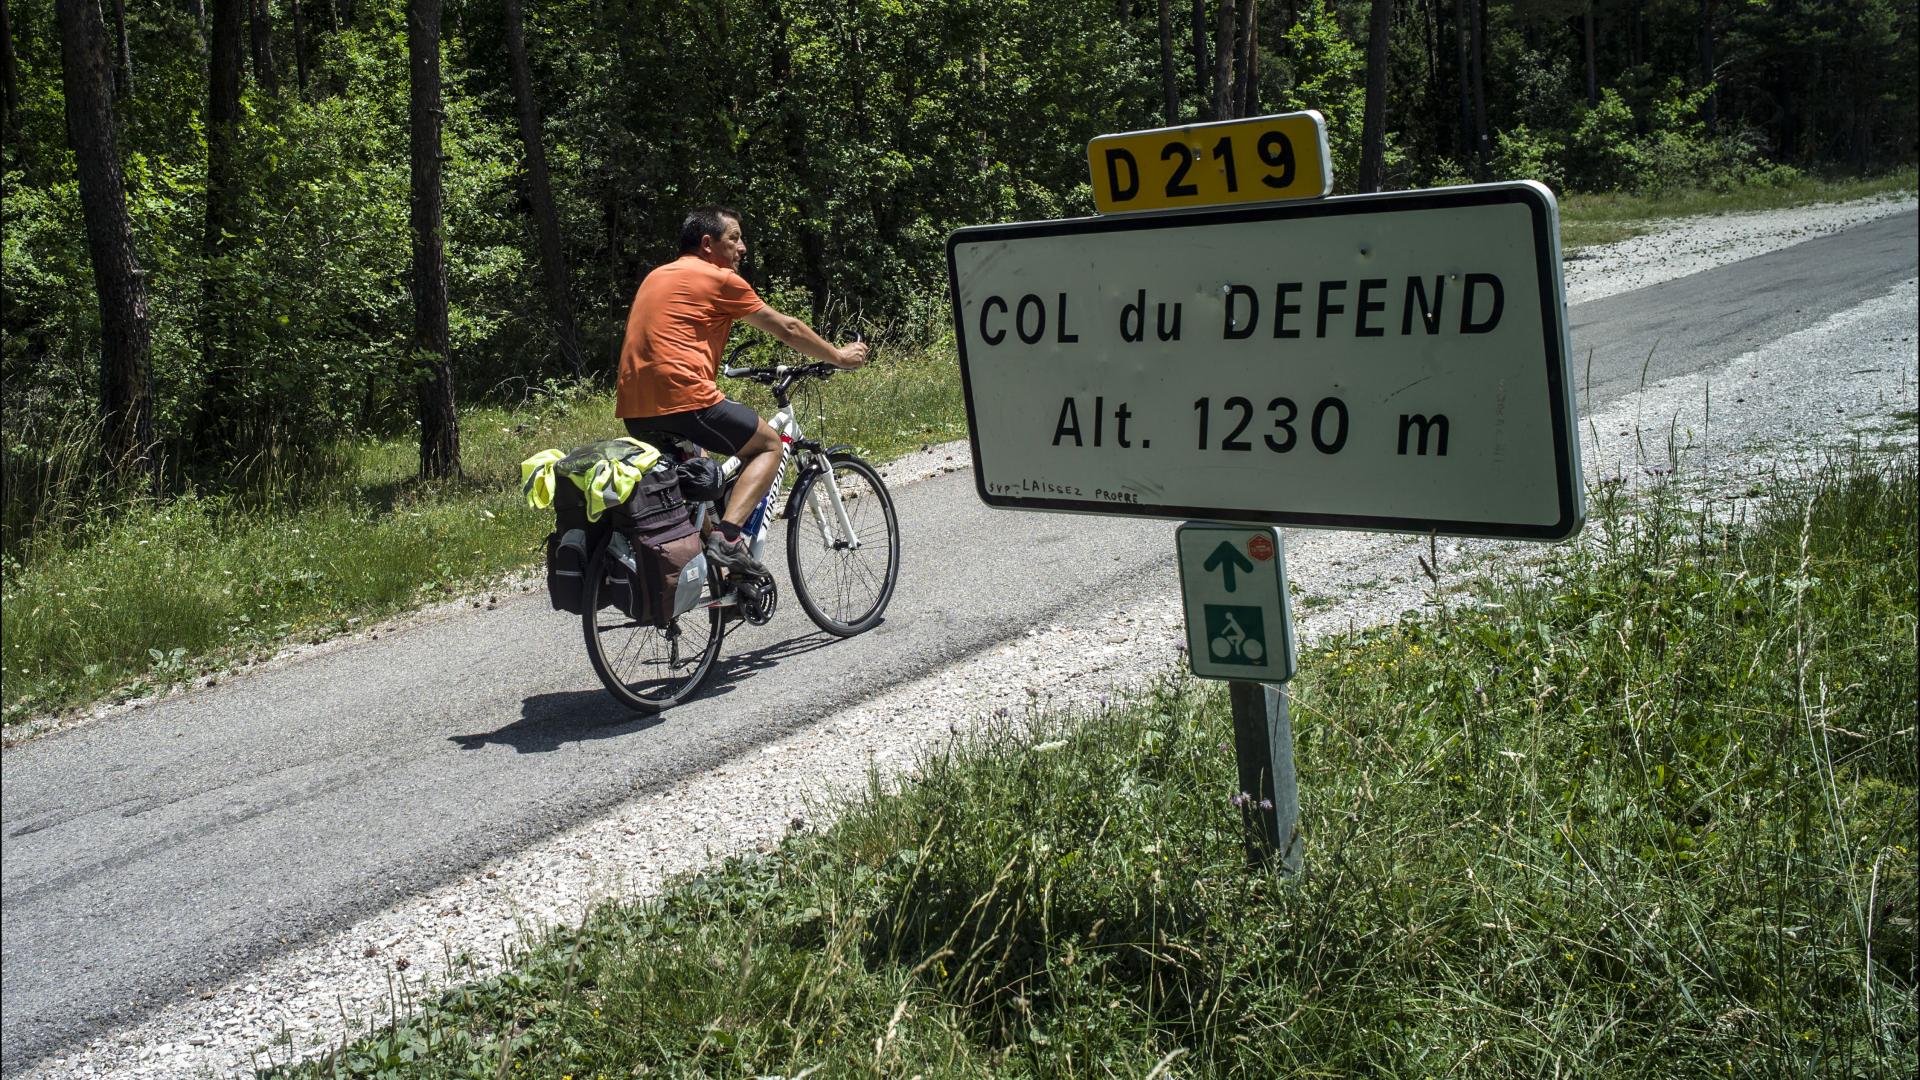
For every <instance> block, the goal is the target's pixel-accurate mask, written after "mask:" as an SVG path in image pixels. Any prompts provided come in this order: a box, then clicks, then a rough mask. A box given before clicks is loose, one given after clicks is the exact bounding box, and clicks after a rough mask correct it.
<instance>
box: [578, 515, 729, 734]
mask: <svg viewBox="0 0 1920 1080" xmlns="http://www.w3.org/2000/svg"><path fill="white" fill-rule="evenodd" d="M612 551H613V545H612V536H611V535H609V536H608V538H607V539H606V540H603V541H601V542H600V546H599V548H598V549H597V550H596V551H594V553H593V558H591V559H589V560H588V561H587V575H586V577H587V580H586V587H585V589H584V590H583V591H584V593H585V596H584V599H585V601H586V603H585V610H584V611H583V612H582V613H581V616H580V618H581V625H582V628H583V630H584V631H585V633H586V638H587V659H588V660H590V661H592V662H593V673H594V674H595V675H598V676H599V677H600V682H601V683H602V684H603V685H605V686H606V688H607V692H608V693H609V694H612V695H613V697H614V700H616V701H618V702H620V703H621V704H622V705H625V706H627V707H628V708H630V709H633V710H635V711H637V712H647V713H653V712H659V711H660V710H661V709H664V708H666V707H668V706H669V705H674V704H677V703H678V702H681V701H684V700H686V699H687V697H688V696H689V695H691V694H692V693H693V692H694V691H695V690H698V689H699V688H700V684H701V683H703V682H705V681H706V678H707V675H708V674H709V673H710V672H711V671H712V670H713V661H714V659H715V658H716V657H718V656H719V655H720V643H721V641H722V640H723V639H724V638H725V637H726V627H725V623H724V621H723V616H722V615H721V612H720V609H719V608H695V609H694V610H692V611H689V612H687V613H686V614H685V615H682V616H680V617H678V618H676V619H674V620H673V622H672V623H669V624H668V625H667V627H666V628H665V629H661V628H659V627H657V626H654V625H653V624H652V623H645V622H640V621H638V620H635V619H631V618H629V617H627V614H626V613H625V612H623V611H621V610H620V608H619V606H618V605H615V604H608V605H607V606H605V607H602V606H601V604H602V601H601V590H602V589H603V588H604V587H605V585H606V579H607V575H606V564H607V560H608V559H611V558H613V555H612ZM701 631H704V632H705V635H706V636H705V638H704V639H698V638H696V639H695V642H694V644H695V645H696V646H697V649H689V650H685V652H686V653H687V655H682V651H683V648H682V646H683V642H684V639H686V638H688V637H689V636H692V635H694V634H697V633H699V632H701Z"/></svg>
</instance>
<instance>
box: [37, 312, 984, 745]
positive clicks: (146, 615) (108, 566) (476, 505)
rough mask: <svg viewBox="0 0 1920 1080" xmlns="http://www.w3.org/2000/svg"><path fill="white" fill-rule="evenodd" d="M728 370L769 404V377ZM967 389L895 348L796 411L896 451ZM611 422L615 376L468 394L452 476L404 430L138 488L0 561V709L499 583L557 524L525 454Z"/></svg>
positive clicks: (180, 673) (959, 420)
mask: <svg viewBox="0 0 1920 1080" xmlns="http://www.w3.org/2000/svg"><path fill="white" fill-rule="evenodd" d="M889 355H890V356H892V355H896V354H895V353H894V352H893V351H891V350H890V351H889ZM731 389H733V390H735V391H738V392H741V393H743V394H744V396H745V397H746V398H747V399H748V400H750V401H752V402H753V403H754V404H756V405H764V406H765V411H767V412H769V413H770V412H771V411H772V406H771V403H770V402H764V401H761V400H759V399H758V398H755V397H754V396H753V393H752V391H758V389H759V388H757V387H752V386H748V387H744V388H741V387H733V388H731ZM959 397H960V388H959V379H958V377H957V376H956V374H955V360H954V358H953V354H952V352H951V350H919V351H908V350H900V351H898V353H897V358H894V359H887V360H883V361H882V362H878V363H875V364H873V365H870V366H869V367H868V368H866V369H864V370H862V371H860V372H858V373H856V374H853V375H848V376H841V377H836V378H835V379H833V380H830V381H829V382H828V383H826V384H825V385H824V386H823V387H822V388H821V389H820V390H818V391H816V392H812V393H809V394H808V395H807V396H806V397H805V398H804V399H803V404H804V405H805V407H806V411H805V412H804V413H803V415H802V420H803V424H805V425H806V426H807V427H808V428H809V430H812V431H816V432H818V433H819V434H821V435H824V436H826V437H828V438H829V439H831V440H832V441H835V442H847V443H852V444H855V445H857V446H859V447H860V448H861V449H862V450H863V451H864V452H867V453H869V454H872V455H873V456H875V457H876V458H877V459H879V460H889V459H891V458H892V457H896V456H898V455H899V454H900V453H902V452H904V451H905V450H908V449H915V448H918V447H919V446H920V445H922V444H924V443H927V442H931V441H941V440H945V439H951V438H956V437H958V436H959V435H961V434H964V432H965V418H964V416H963V412H962V409H961V407H960V404H959ZM618 434H621V431H620V428H619V426H618V424H617V422H616V421H615V420H614V419H613V401H612V397H611V395H609V394H603V393H594V392H591V391H588V390H585V389H573V390H561V391H558V392H555V393H552V394H548V395H544V396H541V397H537V398H535V399H532V400H530V401H528V402H526V403H525V404H523V405H522V406H520V407H517V408H479V409H470V410H467V411H466V412H464V413H462V415H461V457H462V461H463V464H464V466H465V475H464V477H463V478H462V479H460V480H458V481H454V482H449V483H423V482H421V481H420V480H418V479H417V477H416V475H415V474H416V471H417V467H418V466H417V461H418V458H417V455H418V447H417V444H416V443H415V442H413V441H412V440H410V439H390V440H383V441H373V442H367V443H360V444H354V445H348V446H342V447H340V448H338V450H337V452H336V454H335V455H334V461H335V463H336V465H335V471H334V472H333V473H332V474H331V475H329V476H327V477H324V478H320V479H318V480H313V479H309V480H308V481H307V484H306V486H307V490H306V491H305V492H303V493H302V495H301V496H300V498H299V499H298V500H292V499H282V500H277V501H276V500H269V501H267V502H265V503H264V504H263V503H261V502H259V501H254V502H250V503H248V502H241V501H239V500H235V499H219V498H202V497H193V496H189V497H185V498H180V499H176V500H173V501H171V502H168V503H164V504H137V503H136V504H134V505H132V506H129V507H126V508H123V509H119V510H117V511H116V512H115V514H114V515H113V516H111V517H110V518H100V519H97V520H96V521H95V522H94V523H93V524H92V525H91V526H90V527H88V528H85V529H83V530H81V531H79V532H78V533H73V534H68V535H65V536H56V537H52V538H50V539H45V540H42V541H40V542H37V543H36V545H35V547H34V548H33V549H32V550H31V551H30V552H29V553H28V554H27V557H26V558H25V559H24V560H18V561H16V560H15V559H12V558H8V559H7V560H6V561H5V562H4V564H0V570H3V571H4V583H3V584H0V686H3V687H4V690H3V691H0V694H3V695H4V696H3V697H0V716H3V717H4V720H5V722H6V724H8V725H10V726H11V725H14V724H16V723H17V722H19V721H21V720H24V719H27V718H30V717H33V716H36V715H42V714H46V713H50V712H55V711H58V710H61V709H66V708H72V707H75V706H81V705H85V704H88V703H90V702H94V701H97V700H99V699H101V698H102V697H109V696H118V697H126V696H137V695H141V694H145V693H150V692H152V691H153V690H155V689H158V688H164V687H166V686H168V685H172V684H178V683H182V682H189V681H192V680H194V679H198V678H203V677H206V676H209V675H213V676H215V677H217V674H218V673H219V672H221V671H223V670H227V669H229V668H231V667H233V666H234V665H236V664H239V663H243V662H245V661H248V660H252V659H255V658H258V657H260V656H264V655H267V654H270V653H271V652H273V651H274V650H275V649H277V648H279V647H280V646H281V645H283V644H285V643H287V642H289V641H299V640H311V639H316V638H323V637H327V636H331V635H334V634H337V633H340V632H342V631H344V630H347V629H349V628H351V627H353V626H355V625H358V624H360V623H362V622H368V621H373V620H378V619H380V618H383V617H385V616H388V615H392V614H394V613H396V612H401V611H405V610H408V609H411V608H414V607H417V606H419V605H421V604H423V603H430V602H433V601H436V600H444V599H449V598H453V597H457V596H462V595H466V594H468V593H470V592H471V591H472V590H474V589H477V588H482V587H484V586H486V585H489V584H492V583H497V582H498V581H500V580H501V579H502V578H503V577H504V576H506V575H509V574H511V573H512V572H514V571H518V570H522V569H524V568H526V567H528V566H529V565H531V564H532V563H533V562H535V561H537V560H538V558H539V552H540V545H541V539H542V537H544V536H545V535H546V533H547V530H548V529H550V528H551V527H552V524H551V517H550V515H546V514H541V513H537V512H535V511H532V510H530V509H528V507H527V506H526V504H525V502H524V501H523V500H522V499H521V496H520V491H519V486H520V474H519V465H520V462H521V461H522V460H523V459H525V458H527V457H529V456H531V455H532V454H534V453H535V452H537V451H539V450H541V449H543V448H545V447H549V446H560V447H568V446H575V445H578V444H581V443H585V442H590V441H593V440H595V439H604V438H610V437H612V436H614V435H618ZM475 602H476V603H484V602H486V601H485V600H484V599H481V600H477V601H475Z"/></svg>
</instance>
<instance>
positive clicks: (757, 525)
mask: <svg viewBox="0 0 1920 1080" xmlns="http://www.w3.org/2000/svg"><path fill="white" fill-rule="evenodd" d="M767 426H768V427H771V428H772V429H773V430H774V433H775V434H777V435H779V436H780V470H779V471H778V472H776V473H774V474H773V486H772V487H770V488H768V489H767V497H766V498H764V499H762V500H760V505H759V506H758V507H756V508H755V509H754V512H753V516H752V517H750V518H748V519H747V522H748V524H749V525H752V526H753V532H752V535H751V536H749V537H748V539H747V548H748V550H749V551H751V552H753V557H754V558H755V559H760V558H761V555H762V554H763V553H764V552H765V551H766V546H767V534H768V533H769V532H771V531H772V523H773V518H774V507H775V506H777V505H779V502H780V496H781V494H782V492H781V487H782V481H783V480H785V479H786V475H787V463H788V461H789V460H790V459H791V458H792V456H793V444H794V443H795V442H796V441H797V440H799V439H800V438H801V432H800V421H799V418H798V417H796V416H795V415H794V411H793V406H792V405H787V406H785V407H783V408H781V410H780V411H779V412H776V413H774V414H773V415H772V416H770V417H768V418H767ZM808 454H809V461H812V460H816V459H820V460H822V461H823V466H822V468H821V470H820V475H821V479H822V480H823V481H824V485H823V484H815V485H813V486H811V487H809V488H807V511H808V516H810V517H811V518H812V519H813V523H814V526H815V527H816V528H818V529H819V530H820V542H821V543H822V544H824V545H825V546H826V547H828V548H832V547H833V546H834V545H835V544H836V543H840V544H841V545H842V546H843V547H845V548H846V549H847V550H849V551H858V550H860V536H859V534H858V533H856V532H854V529H853V519H852V518H851V517H849V516H848V514H847V505H846V503H845V502H844V501H842V500H841V498H840V484H839V482H838V481H836V480H835V479H834V476H833V467H832V466H831V465H830V464H826V463H824V459H825V457H826V454H825V452H824V451H821V450H811V451H808ZM739 474H740V459H739V458H737V457H729V458H727V459H726V460H725V461H723V462H721V463H720V475H721V476H723V477H725V478H726V479H727V480H728V481H732V480H733V479H734V478H735V477H737V476H738V475H739ZM822 486H824V487H825V488H826V490H827V500H828V501H829V502H830V503H832V504H833V518H832V523H833V524H837V525H839V527H840V535H841V536H842V537H844V538H845V539H844V541H836V539H835V538H834V535H833V533H832V532H831V531H830V530H829V528H828V525H829V519H828V516H827V515H826V514H825V513H823V512H822V511H821V508H820V489H821V487H822ZM701 513H702V514H703V515H704V514H705V510H704V509H703V510H702V511H701ZM700 524H701V525H702V526H704V525H705V524H706V522H705V520H704V517H703V518H702V520H701V521H700ZM796 524H797V523H789V524H788V525H787V527H788V528H790V529H791V528H795V527H796ZM762 561H764V560H762Z"/></svg>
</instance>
